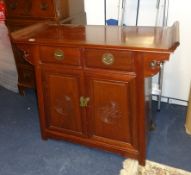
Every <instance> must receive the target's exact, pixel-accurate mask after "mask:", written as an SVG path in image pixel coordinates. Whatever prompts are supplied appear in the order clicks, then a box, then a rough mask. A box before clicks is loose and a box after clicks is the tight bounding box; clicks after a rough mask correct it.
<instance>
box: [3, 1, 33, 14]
mask: <svg viewBox="0 0 191 175" xmlns="http://www.w3.org/2000/svg"><path fill="white" fill-rule="evenodd" d="M5 3H6V7H7V17H18V16H27V15H29V8H30V6H31V3H29V2H28V1H25V0H19V1H12V0H6V1H5Z"/></svg>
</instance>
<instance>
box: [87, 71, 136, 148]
mask: <svg viewBox="0 0 191 175" xmlns="http://www.w3.org/2000/svg"><path fill="white" fill-rule="evenodd" d="M86 81H87V87H88V96H89V97H90V101H89V106H88V120H89V133H90V137H91V138H92V139H93V140H97V141H101V142H105V143H108V144H109V145H115V146H127V145H128V149H129V148H132V149H134V148H135V147H137V134H136V133H137V126H136V114H135V111H136V110H135V105H136V100H135V99H136V96H135V76H130V75H120V74H119V75H117V74H115V75H114V74H113V75H108V76H107V73H106V74H104V75H96V74H87V75H86ZM126 148H127V147H124V149H126Z"/></svg>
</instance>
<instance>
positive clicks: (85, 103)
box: [80, 96, 90, 107]
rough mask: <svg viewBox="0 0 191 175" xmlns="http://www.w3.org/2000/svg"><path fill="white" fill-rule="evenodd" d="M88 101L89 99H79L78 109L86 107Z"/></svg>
mask: <svg viewBox="0 0 191 175" xmlns="http://www.w3.org/2000/svg"><path fill="white" fill-rule="evenodd" d="M89 101H90V98H89V97H83V96H82V97H80V107H87V106H88V102H89Z"/></svg>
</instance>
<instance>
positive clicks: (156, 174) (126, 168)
mask: <svg viewBox="0 0 191 175" xmlns="http://www.w3.org/2000/svg"><path fill="white" fill-rule="evenodd" d="M120 175H191V172H187V171H184V170H181V169H177V168H174V167H170V166H166V165H163V164H159V163H156V162H152V161H146V165H145V166H144V167H143V166H140V165H139V164H138V161H136V160H132V159H127V160H125V161H124V162H123V169H122V170H121V171H120Z"/></svg>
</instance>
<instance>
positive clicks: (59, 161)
mask: <svg viewBox="0 0 191 175" xmlns="http://www.w3.org/2000/svg"><path fill="white" fill-rule="evenodd" d="M153 107H154V110H153V111H154V112H153V113H154V114H155V115H156V116H155V118H156V124H157V128H156V130H155V131H153V132H151V133H150V141H149V145H148V154H147V158H148V159H149V160H152V161H156V162H159V163H163V164H167V165H171V166H175V167H177V168H182V169H185V170H189V171H191V166H190V165H191V164H190V163H191V137H190V136H188V135H186V134H185V129H184V122H185V113H186V108H185V107H183V106H177V105H171V104H163V103H162V107H161V112H158V113H156V112H155V111H156V110H155V108H156V104H155V103H154V104H153ZM123 160H124V158H123V157H120V156H118V155H115V154H112V153H108V152H105V151H101V150H97V149H92V148H88V147H84V146H81V145H77V144H72V143H69V142H64V141H56V140H51V139H50V140H48V141H44V140H41V136H40V130H39V123H38V111H37V102H36V96H35V93H34V91H32V90H28V91H27V93H26V96H24V97H22V96H20V95H18V94H16V93H13V92H11V91H8V90H6V89H4V88H2V87H0V175H90V174H92V175H118V174H119V170H120V169H121V168H122V162H123Z"/></svg>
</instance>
